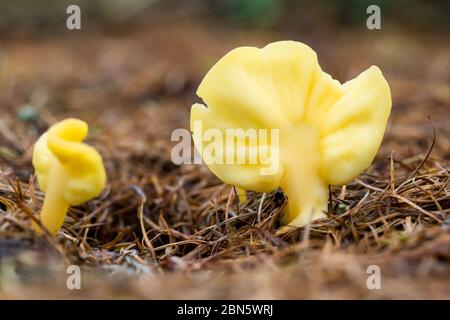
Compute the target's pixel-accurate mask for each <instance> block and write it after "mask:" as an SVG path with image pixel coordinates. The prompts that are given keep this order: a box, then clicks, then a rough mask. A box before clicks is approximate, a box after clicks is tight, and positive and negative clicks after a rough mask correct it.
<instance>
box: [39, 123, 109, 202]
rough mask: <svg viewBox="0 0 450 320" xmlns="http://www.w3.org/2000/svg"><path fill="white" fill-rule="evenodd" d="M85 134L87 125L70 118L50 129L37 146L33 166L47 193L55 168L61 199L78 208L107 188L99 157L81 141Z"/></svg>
mask: <svg viewBox="0 0 450 320" xmlns="http://www.w3.org/2000/svg"><path fill="white" fill-rule="evenodd" d="M87 133H88V125H87V123H86V122H84V121H81V120H78V119H73V118H69V119H66V120H63V121H61V122H58V123H56V124H55V125H53V126H52V127H51V128H50V129H49V130H48V131H47V132H46V133H44V134H43V135H42V136H41V137H40V138H39V139H38V141H37V142H36V144H35V146H34V150H33V159H32V161H33V166H34V168H35V170H36V176H37V180H38V183H39V187H40V188H41V190H42V191H44V192H46V190H47V188H48V183H49V178H50V175H51V172H52V169H53V168H54V166H60V167H61V168H62V172H63V174H60V176H58V177H57V178H58V179H59V180H58V183H59V185H60V186H61V187H62V188H63V190H61V192H62V194H63V196H64V199H65V200H66V201H67V202H68V203H69V204H70V205H79V204H82V203H83V202H86V201H88V200H89V199H91V198H93V197H95V196H97V195H98V194H100V192H101V191H102V189H103V188H104V187H105V184H106V173H105V169H104V166H103V161H102V157H101V156H100V154H99V153H98V152H97V150H95V149H94V148H93V147H91V146H88V145H86V144H84V143H82V141H83V140H84V139H85V137H86V136H87Z"/></svg>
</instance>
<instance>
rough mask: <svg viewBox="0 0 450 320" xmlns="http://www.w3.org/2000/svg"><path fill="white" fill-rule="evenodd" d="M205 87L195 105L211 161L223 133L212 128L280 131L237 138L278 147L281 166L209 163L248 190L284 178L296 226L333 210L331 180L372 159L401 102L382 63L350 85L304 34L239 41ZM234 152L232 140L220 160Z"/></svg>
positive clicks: (248, 144)
mask: <svg viewBox="0 0 450 320" xmlns="http://www.w3.org/2000/svg"><path fill="white" fill-rule="evenodd" d="M197 94H198V96H200V97H201V98H202V99H203V101H204V102H205V104H206V105H207V106H205V105H203V104H194V105H193V106H192V109H191V130H192V133H193V139H194V143H195V146H196V148H197V150H198V151H199V153H200V154H201V155H202V157H203V159H204V160H205V150H206V149H208V145H209V144H211V143H212V140H213V139H211V135H210V136H208V137H206V138H205V134H204V133H205V132H207V131H208V130H209V129H212V130H216V131H217V130H219V132H222V133H223V134H224V136H225V135H226V132H227V130H229V129H237V128H241V129H243V130H242V131H241V133H240V134H241V135H242V134H243V133H242V132H245V131H244V130H248V129H251V128H255V129H258V130H260V129H266V130H274V129H277V130H278V131H279V135H278V137H279V138H278V139H272V140H274V141H272V140H270V139H269V140H270V141H267V140H262V139H259V140H255V139H248V138H249V137H248V136H244V137H243V139H237V140H238V141H237V142H236V144H237V145H236V148H237V150H241V151H251V150H254V149H255V148H258V147H262V148H261V149H260V151H259V152H260V153H261V152H262V151H261V150H265V151H267V149H270V148H271V147H274V148H272V149H271V150H275V151H276V152H271V153H269V157H271V160H272V161H277V163H278V164H279V165H278V170H277V171H276V172H274V173H273V174H270V175H267V174H262V170H261V169H263V168H264V167H265V166H267V162H264V161H262V160H261V159H263V158H258V161H257V162H256V163H255V162H253V163H248V162H246V163H242V162H241V163H239V162H234V163H231V162H229V161H223V162H220V161H219V162H217V161H205V163H206V164H207V165H208V167H209V168H210V170H211V171H212V172H213V173H214V174H216V175H217V176H218V177H219V178H220V179H222V180H223V181H224V182H226V183H229V184H232V185H236V186H237V187H239V188H241V189H245V190H253V191H258V192H268V191H271V190H274V189H276V188H278V187H281V188H282V190H283V191H284V192H285V194H286V195H287V197H288V208H287V210H286V212H285V214H284V216H283V222H284V223H285V224H289V225H291V226H296V227H301V226H304V225H305V224H307V223H308V222H310V221H312V220H315V219H318V218H323V217H325V212H326V211H327V204H328V195H329V191H328V190H329V189H328V187H329V185H343V184H346V183H348V182H349V181H351V180H352V179H354V178H355V177H356V176H358V175H359V174H360V173H361V172H362V171H364V170H365V169H366V168H367V167H368V166H369V165H370V163H371V162H372V161H373V159H374V157H375V155H376V153H377V150H378V148H379V146H380V144H381V141H382V138H383V134H384V131H385V128H386V123H387V120H388V117H389V114H390V110H391V103H392V102H391V94H390V89H389V85H388V83H387V82H386V80H385V79H384V77H383V75H382V73H381V71H380V69H379V68H378V67H376V66H372V67H370V68H368V69H367V70H366V71H364V72H362V73H361V74H360V75H359V76H358V77H356V78H355V79H353V80H351V81H348V82H346V83H344V84H340V83H339V81H337V80H334V79H333V78H332V77H331V76H330V75H328V74H327V73H325V72H323V71H322V69H321V68H320V66H319V63H318V61H317V55H316V53H315V52H314V51H313V50H312V49H311V48H310V47H308V46H307V45H305V44H303V43H300V42H295V41H280V42H275V43H271V44H269V45H267V46H266V47H264V48H262V49H259V48H255V47H240V48H237V49H234V50H232V51H231V52H229V53H228V54H227V55H225V56H224V57H223V58H222V59H220V60H219V62H217V63H216V64H215V65H214V66H213V67H212V68H211V70H210V71H209V72H208V73H207V74H206V76H205V78H204V79H203V81H202V82H201V84H200V86H199V88H198V91H197ZM199 123H200V125H199ZM244 135H245V133H244ZM238 138H239V137H238ZM241 138H242V137H241ZM262 143H265V145H264V146H261V144H262ZM232 148H234V146H232ZM219 149H220V148H219ZM229 152H230V146H229V145H227V144H226V143H224V144H223V148H222V149H221V150H215V156H216V157H215V158H214V159H217V155H219V156H224V157H225V156H226V155H227V153H229Z"/></svg>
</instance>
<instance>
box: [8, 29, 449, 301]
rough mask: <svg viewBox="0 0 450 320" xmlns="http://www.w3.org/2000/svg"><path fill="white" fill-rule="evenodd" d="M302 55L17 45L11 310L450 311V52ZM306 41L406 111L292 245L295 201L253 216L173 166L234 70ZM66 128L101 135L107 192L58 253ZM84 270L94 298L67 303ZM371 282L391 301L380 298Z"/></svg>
mask: <svg viewBox="0 0 450 320" xmlns="http://www.w3.org/2000/svg"><path fill="white" fill-rule="evenodd" d="M298 37H299V36H298V34H293V33H292V32H284V31H270V32H268V31H264V32H262V31H252V30H240V31H239V30H235V29H231V28H227V27H224V26H217V25H215V24H211V25H210V24H208V23H207V22H204V23H200V22H198V21H197V22H193V21H191V22H189V21H178V22H177V23H176V24H174V23H167V25H162V26H161V25H159V26H158V27H155V26H153V25H150V26H148V27H142V26H141V27H134V28H130V29H127V30H126V31H123V30H122V31H118V30H108V31H104V30H103V31H102V30H98V29H95V30H92V31H91V32H83V33H71V32H67V33H62V34H61V33H60V34H57V35H48V34H35V35H27V34H22V35H14V36H8V37H6V36H2V38H3V39H2V42H1V43H0V111H1V117H0V298H150V299H151V298H160V299H170V298H179V299H189V298H190V299H197V298H202V299H208V298H209V299H221V298H225V299H226V298H238V299H239V298H249V299H260V298H261V299H263V298H265V299H284V298H290V299H314V298H316V299H326V298H331V299H341V298H343V299H350V298H356V299H365V298H404V299H409V298H411V299H422V298H431V299H433V298H447V299H450V183H449V182H450V165H449V163H450V117H449V112H450V106H449V100H450V93H449V73H448V61H449V57H450V47H449V44H448V41H443V37H440V36H439V35H426V34H423V35H414V36H413V35H410V34H405V33H404V32H401V31H396V32H391V33H389V34H387V33H386V32H383V31H381V32H378V33H376V32H373V33H370V32H369V33H368V32H367V31H365V32H364V33H361V32H358V31H351V30H348V31H343V32H341V33H339V34H338V35H332V34H329V35H323V34H322V35H320V36H319V35H318V34H314V33H309V34H308V35H303V36H301V37H300V38H298ZM292 38H295V39H294V40H301V41H303V42H306V43H308V44H309V45H310V46H311V47H313V48H314V49H315V50H316V51H317V52H318V56H319V62H320V63H321V66H322V68H323V69H324V70H325V71H326V72H328V73H330V74H332V75H333V76H334V77H335V78H337V79H338V80H340V81H346V80H348V79H351V78H353V77H354V76H355V75H357V74H358V73H360V72H361V71H363V70H364V69H366V68H367V67H369V66H370V65H372V64H376V65H378V66H379V67H380V68H381V69H382V70H383V73H384V75H385V77H386V78H387V80H388V82H389V84H390V86H391V91H392V95H393V109H392V114H391V117H390V120H389V124H388V128H387V131H386V135H385V139H384V141H383V144H382V146H381V149H380V151H379V153H378V155H377V157H376V159H375V161H374V163H373V165H372V166H371V167H370V168H369V169H368V170H367V171H366V172H365V173H364V174H362V175H361V176H360V177H358V178H357V179H355V180H354V181H353V182H351V183H350V184H348V185H347V186H345V187H334V188H332V197H331V203H330V210H329V213H328V218H326V219H323V220H319V221H316V222H314V223H312V224H311V225H309V226H308V227H306V228H301V229H295V230H290V231H286V230H282V229H280V228H279V223H278V218H279V216H280V215H281V212H282V209H283V207H284V206H285V204H286V199H285V197H284V196H283V194H282V192H281V191H274V192H272V193H270V194H267V195H266V196H265V197H264V198H263V197H262V194H257V193H250V194H249V199H248V202H247V203H239V202H238V201H237V199H236V197H235V194H234V191H233V188H232V187H231V186H228V185H224V184H223V183H222V182H221V181H219V180H218V179H217V178H216V177H215V176H214V175H213V174H212V173H210V172H209V171H208V169H207V168H206V167H204V166H200V165H181V166H177V165H174V164H173V163H172V162H171V148H172V147H173V145H174V142H170V136H171V133H172V131H173V130H174V129H176V128H188V126H189V110H190V106H191V105H192V104H193V103H194V102H198V101H199V98H197V97H196V95H195V90H196V87H197V86H198V84H199V82H200V80H201V79H202V77H203V75H204V74H205V73H206V71H207V70H208V69H209V68H210V67H211V65H212V64H213V63H214V62H215V61H217V60H218V59H219V58H220V57H221V56H222V55H223V54H225V53H226V52H227V51H229V50H230V49H232V48H234V47H237V46H240V45H254V46H263V45H265V44H267V43H268V42H272V41H275V40H281V39H292ZM297 38H298V39H297ZM69 116H72V117H78V118H81V119H84V120H86V121H87V122H88V123H89V124H90V125H91V132H90V136H89V139H88V143H90V144H92V145H93V146H95V147H96V148H97V149H98V150H99V151H100V153H101V154H102V156H103V158H104V161H105V166H106V169H107V172H108V185H107V188H106V189H105V191H104V192H103V193H102V194H101V196H99V197H98V198H97V199H94V200H92V201H89V202H88V203H87V204H85V205H83V206H80V207H75V208H71V209H70V211H69V213H68V217H67V219H66V223H65V225H64V227H63V228H62V230H61V232H60V233H59V234H58V235H57V236H56V237H55V238H49V237H43V238H38V237H37V236H35V235H34V233H33V231H32V230H31V218H30V216H31V215H32V214H34V215H37V214H38V213H39V208H40V207H41V206H42V200H43V194H42V193H41V192H40V191H39V190H38V189H37V186H36V181H35V180H34V178H33V172H34V171H33V167H32V165H31V154H32V147H33V144H34V142H35V141H36V139H37V138H38V137H39V135H40V134H42V133H43V132H44V131H45V130H46V129H47V128H48V126H49V125H51V124H52V123H54V122H56V121H58V120H61V119H63V118H65V117H69ZM261 201H263V202H262V203H261ZM258 216H260V219H258ZM69 264H76V265H79V266H80V267H81V269H82V289H81V290H68V289H67V288H66V279H67V276H68V275H67V274H66V267H67V265H69ZM371 265H376V266H378V267H379V268H380V272H381V289H379V290H377V289H375V290H370V289H368V287H367V283H366V282H367V279H368V277H369V276H370V274H368V273H367V270H368V267H369V266H371ZM369 269H370V268H369Z"/></svg>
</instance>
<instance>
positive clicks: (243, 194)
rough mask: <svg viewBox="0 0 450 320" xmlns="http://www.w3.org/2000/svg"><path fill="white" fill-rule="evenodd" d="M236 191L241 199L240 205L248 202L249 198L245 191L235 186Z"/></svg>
mask: <svg viewBox="0 0 450 320" xmlns="http://www.w3.org/2000/svg"><path fill="white" fill-rule="evenodd" d="M235 189H236V195H237V197H238V199H239V202H240V203H245V202H247V200H248V198H247V191H246V190H245V189H241V188H239V187H237V186H235Z"/></svg>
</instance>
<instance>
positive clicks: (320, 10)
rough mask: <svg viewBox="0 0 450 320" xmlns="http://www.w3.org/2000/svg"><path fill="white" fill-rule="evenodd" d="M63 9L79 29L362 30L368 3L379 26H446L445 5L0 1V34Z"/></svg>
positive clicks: (441, 1)
mask: <svg viewBox="0 0 450 320" xmlns="http://www.w3.org/2000/svg"><path fill="white" fill-rule="evenodd" d="M69 4H78V5H79V6H80V7H81V8H82V19H83V27H84V28H89V27H92V26H102V25H103V26H104V25H106V26H113V25H119V26H121V25H126V26H131V25H133V24H136V23H140V22H142V21H145V22H147V23H148V22H150V21H154V22H158V21H159V19H174V21H175V20H176V19H178V18H180V17H188V18H189V17H192V18H193V19H198V18H204V19H214V20H215V21H218V22H223V23H227V24H234V25H236V26H239V27H249V28H255V27H258V28H268V27H269V28H277V27H283V26H286V25H288V27H303V28H304V27H310V28H314V27H319V26H320V27H330V28H332V27H333V26H337V25H338V26H339V27H361V26H363V27H365V21H366V19H367V16H368V15H367V14H366V8H367V7H368V6H369V5H371V4H376V5H378V6H380V8H381V13H382V25H383V24H389V25H396V26H398V27H399V28H408V29H411V28H412V29H414V30H433V31H443V32H448V30H449V26H450V22H449V21H450V19H448V14H449V12H450V1H447V0H436V1H426V0H397V1H392V0H341V1H335V0H317V1H304V0H299V1H295V0H246V1H245V0H190V1H186V0H78V1H73V0H69V1H66V0H39V1H36V0H14V1H13V0H2V1H1V2H0V31H11V30H18V29H20V30H19V31H21V30H25V31H38V32H42V31H49V30H52V29H55V28H56V29H58V28H59V29H61V28H60V26H61V24H62V25H65V19H66V15H65V10H66V8H67V6H68V5H69ZM61 13H63V14H61ZM61 31H64V30H61Z"/></svg>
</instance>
